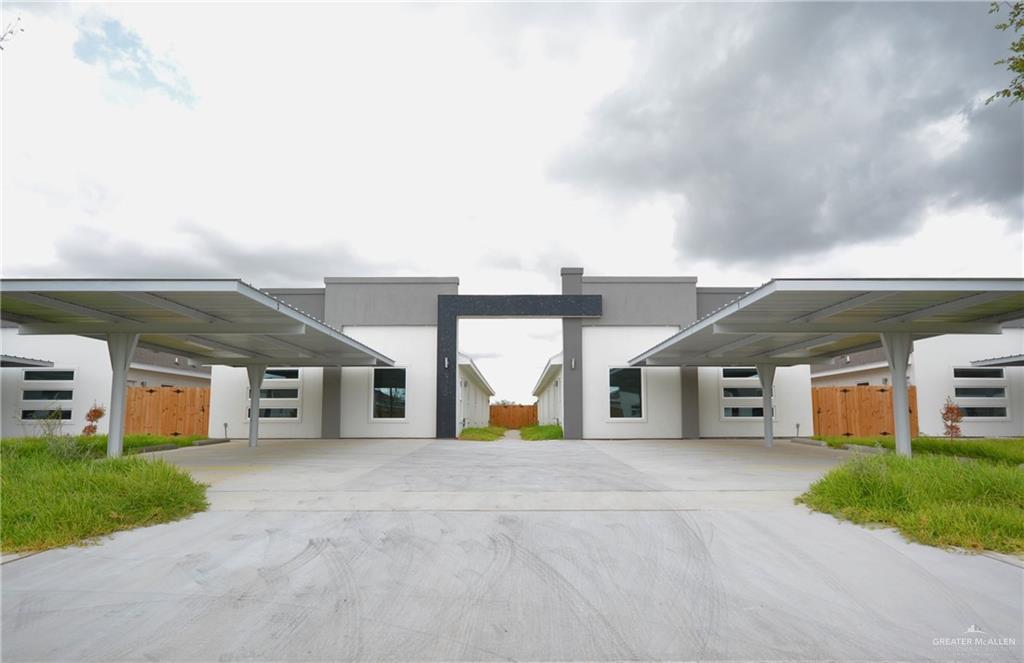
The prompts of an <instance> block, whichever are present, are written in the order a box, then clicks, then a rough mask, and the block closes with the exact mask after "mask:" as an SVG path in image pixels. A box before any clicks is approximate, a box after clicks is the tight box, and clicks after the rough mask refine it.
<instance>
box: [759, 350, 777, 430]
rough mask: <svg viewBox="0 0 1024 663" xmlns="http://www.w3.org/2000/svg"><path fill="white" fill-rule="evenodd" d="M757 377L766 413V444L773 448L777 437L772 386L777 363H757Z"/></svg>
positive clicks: (763, 411) (762, 404) (763, 409)
mask: <svg viewBox="0 0 1024 663" xmlns="http://www.w3.org/2000/svg"><path fill="white" fill-rule="evenodd" d="M756 368H757V379H758V380H760V381H761V411H762V414H763V415H764V417H763V418H764V446H765V447H766V448H768V449H771V448H772V442H773V441H774V439H775V432H774V430H773V425H772V424H773V422H772V388H773V387H774V385H775V365H774V364H757V366H756Z"/></svg>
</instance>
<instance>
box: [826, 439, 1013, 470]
mask: <svg viewBox="0 0 1024 663" xmlns="http://www.w3.org/2000/svg"><path fill="white" fill-rule="evenodd" d="M814 439H816V440H821V441H822V442H824V443H825V444H827V445H829V446H830V447H836V448H840V447H843V446H846V445H847V444H855V445H858V446H866V447H874V446H881V447H885V448H886V449H890V450H891V449H895V448H896V442H895V441H894V439H893V438H892V437H841V436H837V437H825V436H821V435H815V436H814ZM910 445H911V449H912V450H913V452H914V453H915V454H918V453H924V454H938V455H943V456H962V457H964V458H978V459H981V460H988V461H992V462H996V463H1009V464H1012V465H1020V464H1021V463H1024V438H1019V437H1018V438H969V437H956V438H948V437H915V438H914V439H913V440H912V441H911V443H910Z"/></svg>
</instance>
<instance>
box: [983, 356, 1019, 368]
mask: <svg viewBox="0 0 1024 663" xmlns="http://www.w3.org/2000/svg"><path fill="white" fill-rule="evenodd" d="M971 366H980V367H993V368H995V367H999V366H1024V354H1020V355H1007V356H1005V357H992V358H991V359H978V360H977V361H972V362H971Z"/></svg>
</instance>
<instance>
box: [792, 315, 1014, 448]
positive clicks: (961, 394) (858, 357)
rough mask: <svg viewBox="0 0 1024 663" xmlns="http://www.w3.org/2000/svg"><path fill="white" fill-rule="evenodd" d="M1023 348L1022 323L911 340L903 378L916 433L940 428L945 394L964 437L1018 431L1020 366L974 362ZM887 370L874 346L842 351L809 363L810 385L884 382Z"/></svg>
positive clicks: (887, 381) (938, 432)
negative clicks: (910, 392) (913, 393)
mask: <svg viewBox="0 0 1024 663" xmlns="http://www.w3.org/2000/svg"><path fill="white" fill-rule="evenodd" d="M1020 354H1024V329H1021V328H1019V327H1007V328H1005V329H1004V330H1003V333H1002V334H1000V335H998V336H994V335H972V334H964V335H949V336H936V337H934V338H927V339H922V340H919V341H916V342H915V343H914V351H913V354H911V356H910V368H909V371H908V379H909V381H910V383H911V384H913V385H915V386H916V387H917V416H918V424H919V426H920V430H921V434H922V435H941V434H942V433H943V425H942V418H941V416H940V412H941V410H942V407H943V405H944V404H945V402H946V398H947V397H948V398H951V399H952V400H953V401H954V402H955V403H956V404H957V405H958V406H959V407H960V409H961V411H962V412H963V415H964V419H963V422H962V423H961V424H960V428H961V432H962V433H963V435H965V436H970V437H1021V436H1024V367H1022V366H1000V367H979V366H974V365H973V362H976V361H978V360H981V359H986V358H989V357H1000V356H1007V355H1020ZM890 381H891V376H890V372H889V368H888V366H887V365H886V361H885V357H884V355H883V354H882V353H881V352H880V351H877V350H873V351H866V352H860V353H855V354H851V355H846V356H843V357H840V358H838V359H837V361H836V364H834V365H830V364H819V365H817V366H814V367H812V373H811V382H812V384H813V385H814V386H816V387H829V386H853V385H885V384H890Z"/></svg>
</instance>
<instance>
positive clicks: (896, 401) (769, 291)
mask: <svg viewBox="0 0 1024 663" xmlns="http://www.w3.org/2000/svg"><path fill="white" fill-rule="evenodd" d="M1019 318H1024V279H774V280H772V281H769V282H768V283H766V284H764V285H763V286H761V287H759V288H757V289H755V290H752V291H750V292H749V293H747V294H745V295H743V296H742V297H740V298H738V299H736V300H735V301H733V302H731V303H730V304H727V305H726V306H724V307H722V308H721V309H719V310H717V311H715V312H714V313H712V314H710V315H708V316H706V317H705V318H703V319H701V320H699V321H697V322H696V323H694V324H692V325H690V326H689V327H687V328H686V329H683V330H682V331H680V332H679V333H678V334H675V335H674V336H672V337H670V338H668V339H666V340H665V341H663V342H661V343H659V344H658V345H656V346H654V347H653V348H651V349H650V350H647V351H646V352H644V353H643V354H640V355H638V356H637V357H635V358H633V359H632V360H631V361H630V362H629V363H630V365H631V366H755V367H756V368H757V374H758V377H759V379H760V382H761V391H762V406H763V407H762V414H763V418H764V442H765V446H769V447H770V446H771V445H772V416H771V413H772V386H773V382H774V378H775V369H776V368H777V367H779V366H795V365H798V364H811V363H820V362H823V361H828V360H831V359H833V358H834V357H836V356H838V355H843V354H847V353H851V352H858V351H860V350H867V349H870V348H875V347H878V346H882V347H883V348H884V349H885V355H886V358H887V360H888V363H889V369H890V371H891V372H892V385H893V415H894V420H895V427H896V430H895V432H896V450H897V452H898V453H900V454H902V455H904V456H909V455H910V418H909V414H908V409H909V404H908V399H907V366H908V362H909V359H910V353H911V352H912V350H913V344H914V341H915V340H919V339H922V338H929V337H932V336H940V335H944V334H1000V333H1001V332H1002V326H1001V325H1002V323H1004V322H1007V321H1010V320H1015V319H1019Z"/></svg>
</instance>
